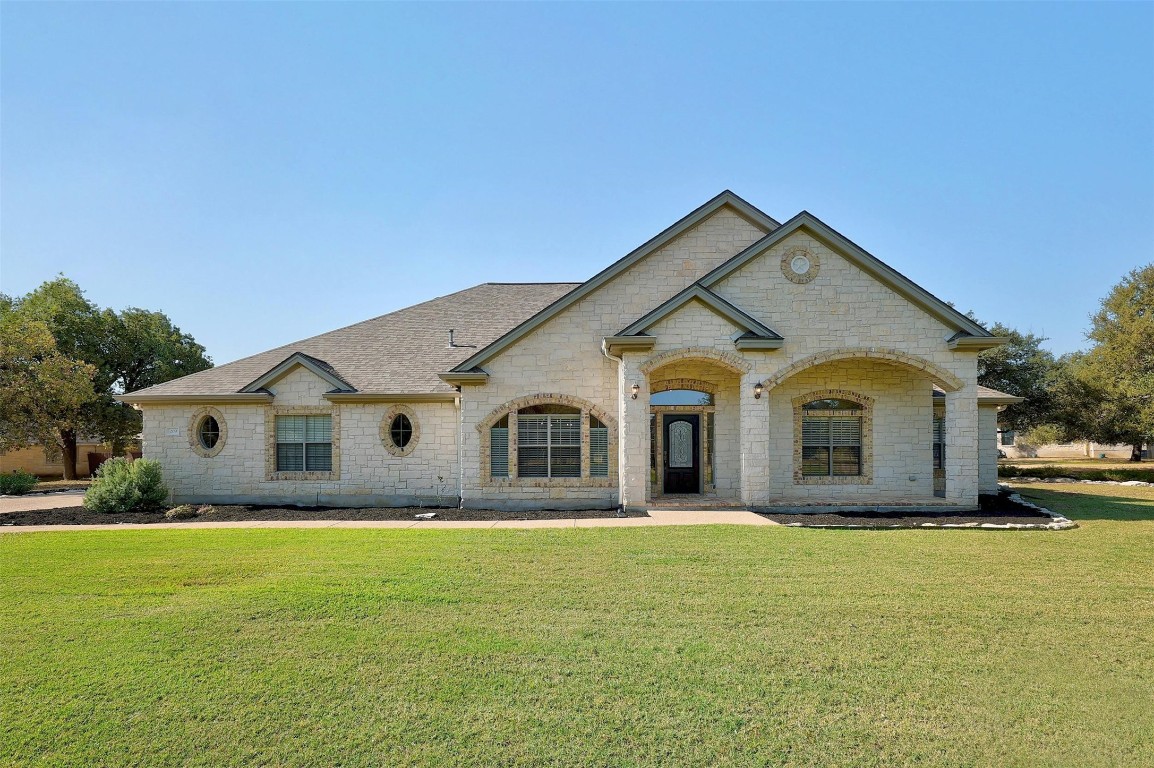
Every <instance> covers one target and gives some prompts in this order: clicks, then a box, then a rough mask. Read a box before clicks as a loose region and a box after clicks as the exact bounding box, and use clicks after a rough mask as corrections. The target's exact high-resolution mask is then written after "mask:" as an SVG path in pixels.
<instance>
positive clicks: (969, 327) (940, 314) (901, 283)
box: [698, 210, 993, 338]
mask: <svg viewBox="0 0 1154 768" xmlns="http://www.w3.org/2000/svg"><path fill="white" fill-rule="evenodd" d="M800 229H805V230H806V231H807V232H808V233H809V234H811V235H813V236H814V237H815V238H817V239H818V240H820V241H821V242H822V243H824V244H825V245H826V246H828V247H829V248H830V249H832V250H834V251H837V252H838V253H839V254H841V255H842V256H843V257H845V258H846V259H848V260H849V261H850V263H852V264H854V265H855V266H856V267H858V268H859V269H861V270H862V271H863V272H865V273H866V274H868V275H870V276H871V277H873V278H874V279H875V280H877V281H878V282H880V283H882V284H883V285H885V286H886V287H887V288H889V289H890V290H892V291H894V292H895V293H897V294H898V295H900V296H902V297H903V298H905V299H906V300H908V301H910V302H912V303H913V304H914V305H916V306H918V307H920V308H921V309H922V310H923V311H925V312H927V313H929V314H930V315H931V316H933V317H935V318H937V319H938V320H940V321H941V322H943V323H944V324H946V325H947V326H951V327H953V328H956V329H958V330H959V331H961V332H964V333H965V334H968V335H970V336H974V337H983V338H990V337H992V336H993V334H992V333H990V332H989V331H987V330H986V329H985V328H983V327H982V326H980V325H978V324H977V323H975V322H974V321H973V320H971V319H970V318H968V317H966V316H965V315H964V314H962V313H961V312H959V311H958V310H957V309H955V308H954V307H952V306H950V305H949V304H948V303H946V302H944V301H942V300H941V299H939V298H938V297H937V296H934V295H933V294H932V293H930V292H929V291H927V290H926V289H925V288H922V287H921V286H920V285H918V284H917V283H915V282H914V281H913V280H910V279H909V278H908V277H906V276H905V275H903V274H902V273H901V272H898V271H897V270H896V269H894V268H893V267H891V266H889V265H888V264H886V263H885V262H883V261H882V260H881V259H879V258H877V257H876V256H874V255H873V254H871V253H869V252H868V251H867V250H866V249H864V248H862V247H861V246H860V245H858V244H857V243H855V242H854V241H852V240H850V239H849V238H848V237H846V236H845V235H843V234H841V233H840V232H838V231H837V230H836V229H834V228H833V227H831V226H829V225H828V224H826V223H825V222H824V221H822V220H821V219H819V218H818V217H817V216H815V215H813V214H812V213H810V212H809V211H806V210H803V211H800V212H799V213H797V214H796V215H795V216H793V217H791V218H790V219H788V220H787V221H786V222H785V223H783V224H782V225H781V226H780V227H778V228H777V229H775V230H773V231H772V232H770V233H769V234H767V235H766V236H765V237H763V238H761V239H760V240H758V241H757V242H755V243H753V244H752V245H750V246H749V247H748V248H746V249H745V250H743V251H742V252H741V253H739V254H737V255H736V256H734V257H733V258H731V259H729V260H728V261H726V262H724V263H723V264H721V265H719V266H718V267H716V268H715V269H713V270H712V271H710V272H709V273H708V274H706V275H705V276H704V277H702V278H701V279H700V280H699V281H698V282H700V283H701V284H702V285H704V286H705V287H707V288H712V287H713V286H715V285H717V284H718V283H719V282H721V281H722V280H724V279H725V278H726V277H728V276H729V275H731V274H733V273H734V272H736V271H738V270H739V269H741V268H742V267H744V266H745V265H746V264H748V263H749V262H751V261H753V260H754V259H756V258H757V257H758V256H760V255H761V254H763V253H765V252H766V251H767V250H769V249H770V248H772V247H773V246H775V245H777V244H778V243H780V242H782V241H783V240H785V239H786V238H787V237H789V236H790V235H792V234H793V233H794V232H797V231H798V230H800Z"/></svg>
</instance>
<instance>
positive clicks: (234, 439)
mask: <svg viewBox="0 0 1154 768" xmlns="http://www.w3.org/2000/svg"><path fill="white" fill-rule="evenodd" d="M271 389H272V390H273V391H275V393H276V397H275V398H274V401H273V404H272V405H271V406H268V407H265V406H252V405H229V404H219V405H215V406H213V407H214V408H216V409H217V410H218V411H219V412H220V413H221V415H222V416H223V418H224V421H225V424H226V425H227V428H228V437H227V439H226V441H225V444H224V446H223V447H222V448H221V450H220V452H219V453H217V454H216V455H215V456H213V457H211V458H205V457H202V456H199V455H197V453H196V452H195V451H194V450H193V449H192V447H191V446H190V445H189V443H188V435H187V433H188V428H189V416H190V413H191V412H192V411H193V410H195V409H194V408H191V407H189V406H146V407H145V408H144V438H143V441H144V455H145V456H147V457H148V458H150V459H156V460H158V461H159V462H160V463H161V467H162V468H163V471H164V478H165V481H166V482H167V483H168V485H169V489H170V490H171V491H172V495H173V500H174V501H175V502H178V503H184V502H191V503H197V502H212V503H218V504H224V503H262V504H269V503H275V504H306V505H308V504H319V505H332V506H372V505H387V506H401V505H420V504H424V505H430V504H434V503H436V504H447V505H454V506H455V504H456V500H457V442H456V430H457V409H456V406H455V405H454V404H453V403H410V404H407V407H408V408H409V409H411V411H412V413H413V414H414V415H415V417H416V420H417V423H418V424H419V425H420V435H419V437H418V442H417V444H416V445H415V446H414V447H413V449H412V451H410V452H409V453H408V455H406V456H394V455H392V454H391V453H390V452H389V451H388V450H387V449H386V446H385V445H384V443H383V442H382V439H381V433H380V430H381V422H382V420H383V419H384V418H385V417H386V415H387V414H388V413H389V411H390V409H391V408H393V406H392V405H390V404H388V403H370V404H348V405H341V406H336V405H333V404H332V403H330V402H329V401H327V400H325V399H324V398H323V397H322V396H321V395H322V394H323V393H324V392H325V391H327V389H328V387H327V385H326V384H325V383H324V382H322V381H321V380H320V379H318V378H316V377H315V376H313V375H312V374H311V373H309V372H307V371H306V370H305V369H303V368H297V369H295V370H294V371H291V372H289V373H288V374H287V375H286V376H284V377H283V378H282V379H280V380H279V381H278V382H276V383H275V384H274V385H273V387H272V388H271ZM271 407H294V408H301V407H304V408H316V409H322V408H324V409H329V410H331V411H333V412H335V411H336V410H337V409H338V408H339V415H340V419H339V422H340V433H339V450H340V477H339V479H335V480H295V479H292V480H268V479H267V472H266V455H267V454H266V436H267V432H266V414H267V411H268V410H269V408H271ZM170 430H174V431H176V432H177V433H178V435H179V436H178V437H177V436H173V435H170V434H169V432H170ZM336 442H337V440H336V439H334V443H336Z"/></svg>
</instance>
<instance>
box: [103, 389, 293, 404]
mask: <svg viewBox="0 0 1154 768" xmlns="http://www.w3.org/2000/svg"><path fill="white" fill-rule="evenodd" d="M113 399H114V400H119V401H120V402H122V403H129V404H131V405H196V404H198V403H213V404H217V403H233V404H243V403H271V402H272V393H271V392H233V393H232V394H227V395H134V394H128V395H114V396H113Z"/></svg>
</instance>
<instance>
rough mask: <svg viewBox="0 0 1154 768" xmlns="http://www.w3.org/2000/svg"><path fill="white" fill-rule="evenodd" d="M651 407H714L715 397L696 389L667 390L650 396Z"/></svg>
mask: <svg viewBox="0 0 1154 768" xmlns="http://www.w3.org/2000/svg"><path fill="white" fill-rule="evenodd" d="M649 404H650V405H713V395H711V394H710V393H708V392H699V391H697V390H695V389H667V390H665V391H664V392H655V393H653V394H652V395H650V396H649Z"/></svg>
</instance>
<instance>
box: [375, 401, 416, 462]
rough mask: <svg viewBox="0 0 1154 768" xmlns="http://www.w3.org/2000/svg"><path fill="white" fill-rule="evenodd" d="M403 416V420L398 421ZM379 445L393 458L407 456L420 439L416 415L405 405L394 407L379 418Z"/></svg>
mask: <svg viewBox="0 0 1154 768" xmlns="http://www.w3.org/2000/svg"><path fill="white" fill-rule="evenodd" d="M399 416H403V417H404V418H403V419H398V417H399ZM406 421H407V422H408V423H407V424H406V423H405V422H406ZM380 435H381V445H383V446H384V447H385V450H386V451H388V452H389V453H391V454H392V455H394V456H408V455H409V454H410V453H412V452H413V449H415V448H416V447H417V443H418V442H420V439H421V425H420V422H418V421H417V414H416V412H414V411H413V409H412V408H410V407H409V406H407V405H394V406H393V407H392V408H390V409H389V410H387V411H385V415H384V417H383V418H381V429H380Z"/></svg>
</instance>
